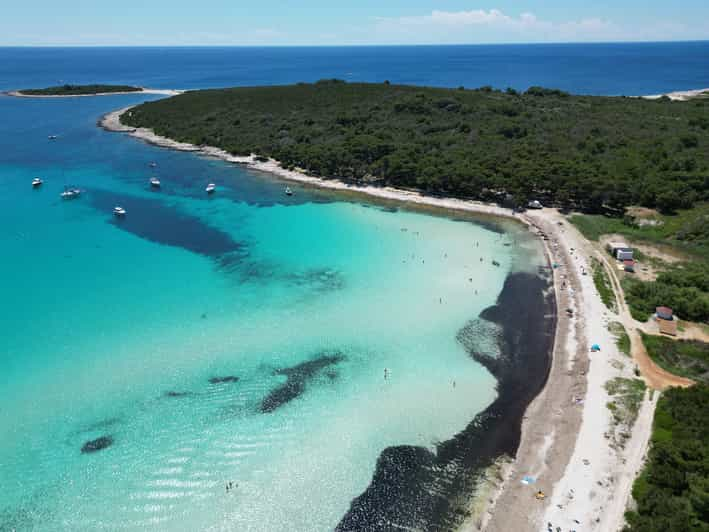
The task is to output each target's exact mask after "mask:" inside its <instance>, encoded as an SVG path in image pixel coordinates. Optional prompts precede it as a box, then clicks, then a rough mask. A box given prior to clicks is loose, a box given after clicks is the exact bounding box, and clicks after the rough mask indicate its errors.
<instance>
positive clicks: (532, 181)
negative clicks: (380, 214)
mask: <svg viewBox="0 0 709 532" xmlns="http://www.w3.org/2000/svg"><path fill="white" fill-rule="evenodd" d="M122 120H123V122H124V123H126V124H129V125H133V126H144V127H150V128H153V129H154V130H155V132H156V133H158V134H160V135H163V136H168V137H171V138H173V139H176V140H179V141H183V142H190V143H193V144H207V145H212V146H218V147H220V148H223V149H225V150H227V151H229V152H231V153H234V154H250V153H256V154H258V155H261V156H268V157H273V158H275V159H278V160H279V161H281V162H282V163H283V164H284V165H285V166H294V167H300V168H303V169H305V170H307V171H308V172H310V173H312V174H314V175H319V176H322V177H325V178H327V177H339V178H345V179H353V180H363V181H368V182H373V183H379V184H382V185H384V184H386V185H394V186H399V187H409V188H418V189H422V190H424V191H427V192H430V193H438V194H447V195H455V196H461V197H473V198H479V199H483V200H498V199H500V195H501V194H502V193H509V194H512V195H513V196H515V197H516V198H517V200H518V202H520V203H522V202H524V201H525V200H526V199H530V198H539V199H542V200H546V201H554V202H556V203H558V204H567V205H568V204H575V205H576V206H577V207H579V208H582V209H585V210H590V211H598V210H601V209H602V208H604V207H605V208H610V209H611V210H612V209H619V208H622V207H624V206H627V205H630V204H640V205H645V206H648V207H658V208H660V209H661V210H664V211H666V212H667V211H673V210H674V209H676V208H681V207H687V206H690V205H691V204H692V203H693V202H694V201H696V200H706V199H709V100H703V99H698V100H693V101H689V102H672V101H670V100H669V99H667V98H661V99H659V100H646V99H641V98H626V97H602V96H572V95H569V94H566V93H564V92H561V91H558V90H550V89H543V88H539V87H533V88H530V89H529V90H527V91H526V92H524V93H518V92H516V91H514V90H512V89H508V90H507V91H505V92H501V91H496V90H493V89H491V88H487V87H483V88H481V89H475V90H465V89H462V88H461V89H437V88H426V87H412V86H401V85H390V84H388V83H384V84H367V83H344V82H342V81H338V80H326V81H321V82H318V83H314V84H305V83H302V84H297V85H290V86H273V87H245V88H231V89H216V90H200V91H191V92H187V93H185V94H182V95H179V96H175V97H172V98H169V99H165V100H159V101H155V102H148V103H144V104H142V105H139V106H138V107H136V108H134V109H133V110H132V112H131V113H127V114H125V115H124V116H123V118H122Z"/></svg>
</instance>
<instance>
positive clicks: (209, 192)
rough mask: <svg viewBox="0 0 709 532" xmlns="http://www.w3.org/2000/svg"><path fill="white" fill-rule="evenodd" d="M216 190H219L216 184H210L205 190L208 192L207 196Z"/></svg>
mask: <svg viewBox="0 0 709 532" xmlns="http://www.w3.org/2000/svg"><path fill="white" fill-rule="evenodd" d="M216 189H217V185H215V184H214V183H209V184H208V185H207V188H205V189H204V190H206V191H207V194H211V193H213V192H214V191H215V190H216Z"/></svg>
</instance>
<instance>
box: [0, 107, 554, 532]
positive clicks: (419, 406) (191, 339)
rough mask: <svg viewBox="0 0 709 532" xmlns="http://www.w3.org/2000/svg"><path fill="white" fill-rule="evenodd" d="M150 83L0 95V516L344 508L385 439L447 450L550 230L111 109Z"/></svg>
mask: <svg viewBox="0 0 709 532" xmlns="http://www.w3.org/2000/svg"><path fill="white" fill-rule="evenodd" d="M139 99H140V97H136V96H129V97H125V96H123V97H108V98H102V99H82V100H62V101H38V100H11V99H10V98H4V97H3V98H0V108H2V110H3V116H6V117H9V119H10V121H11V122H12V123H13V124H14V125H15V128H14V129H13V130H12V131H9V130H6V129H3V131H2V132H1V133H0V135H1V136H2V141H3V142H2V144H3V145H5V146H8V145H11V146H17V149H15V150H9V151H4V152H3V153H2V154H0V191H1V192H2V195H1V196H0V198H2V199H0V203H1V204H2V208H1V209H0V226H1V227H3V231H2V233H0V245H2V249H3V261H2V263H0V279H1V280H0V283H1V284H2V293H3V295H4V301H5V305H3V308H2V314H3V315H2V320H1V321H0V335H2V338H3V349H2V351H3V358H2V362H1V363H2V372H1V373H0V375H2V377H1V380H2V386H0V404H2V405H3V408H2V410H0V427H1V429H2V438H0V476H1V477H2V478H3V480H4V483H5V486H6V489H4V490H3V493H2V495H1V496H0V512H2V513H0V520H1V521H2V522H3V523H5V524H9V525H10V526H17V527H18V528H31V527H35V528H36V529H39V530H56V529H57V528H64V529H72V530H82V529H96V528H110V529H116V528H126V529H151V528H153V527H155V526H156V525H159V526H160V527H161V528H169V529H195V528H202V529H205V528H207V529H208V528H210V527H211V528H214V529H221V528H235V529H240V530H249V529H258V530H279V529H288V530H314V529H331V528H333V527H334V526H335V525H337V523H338V522H339V521H340V519H341V518H342V516H343V515H344V514H345V513H346V512H347V510H348V508H349V505H350V502H351V500H352V499H353V498H354V497H356V496H358V495H359V494H361V493H362V492H363V491H364V490H365V489H366V488H367V486H368V485H369V483H370V481H371V479H372V475H373V472H374V468H375V464H376V462H377V458H378V457H379V455H380V453H381V452H382V451H383V450H384V449H385V448H387V447H389V446H393V445H402V444H408V445H418V446H423V447H425V448H428V449H430V450H433V449H434V446H435V444H436V442H439V441H442V440H447V439H449V438H451V437H452V436H454V435H455V434H456V433H458V432H459V431H460V430H462V429H463V428H464V427H465V426H466V425H467V424H468V423H469V422H470V421H471V420H472V419H473V418H474V417H475V415H476V414H477V413H479V412H480V411H482V410H483V409H485V407H486V406H488V405H489V404H490V403H491V402H492V400H493V399H494V398H495V396H496V392H495V379H494V378H493V377H492V376H491V375H490V374H489V373H488V371H487V370H486V369H485V368H483V366H481V365H480V364H478V363H476V362H475V361H473V360H472V359H471V357H470V356H469V355H468V353H467V352H466V350H465V349H464V348H463V346H462V345H461V344H460V343H459V342H458V340H457V339H456V335H457V333H458V331H459V330H460V329H461V328H462V327H463V326H464V325H465V324H466V323H467V322H468V321H469V320H471V319H474V318H476V317H477V316H478V315H479V314H480V313H481V311H483V310H484V309H485V308H487V307H489V306H491V305H493V304H494V303H495V301H496V298H497V297H498V295H499V293H500V291H501V289H502V286H503V282H504V280H505V278H506V276H507V275H508V274H509V273H510V272H511V271H519V270H528V271H532V272H535V271H536V269H537V266H538V265H539V264H541V262H542V259H541V254H540V248H539V246H538V244H537V243H536V242H534V241H533V240H531V238H530V237H529V235H528V234H527V233H526V231H524V230H523V229H521V228H519V227H517V226H515V225H514V224H511V223H509V222H499V223H497V225H496V224H495V223H493V224H492V225H491V224H490V220H484V223H475V222H472V221H469V220H460V219H457V220H456V219H453V218H446V217H442V216H432V215H429V214H428V213H425V212H415V211H407V210H400V209H397V208H392V206H391V205H386V206H383V205H379V206H378V205H374V204H369V203H366V202H363V201H361V200H359V199H357V198H344V197H341V196H335V195H332V194H331V193H324V192H319V191H315V190H308V189H304V188H299V187H297V186H295V187H292V188H294V190H295V192H296V194H295V196H293V197H286V196H285V195H284V194H283V186H284V185H283V183H280V182H278V181H277V180H275V179H273V178H270V177H268V176H264V175H262V174H258V173H253V172H249V171H246V170H243V169H241V168H239V167H235V166H232V165H228V164H225V163H222V162H219V161H214V160H209V159H203V158H198V157H195V156H193V155H190V154H187V153H177V152H170V151H167V150H160V149H158V148H155V147H151V146H148V145H145V144H142V143H140V142H138V141H136V140H134V139H130V138H127V137H125V136H122V135H117V134H112V133H108V132H105V131H102V130H100V129H99V128H97V127H96V126H95V121H96V119H97V118H98V117H99V116H100V115H101V114H102V112H105V111H108V110H111V109H114V108H116V107H119V106H122V105H127V104H129V103H131V102H132V101H138V100H139ZM40 118H41V119H42V120H44V122H45V123H44V124H43V125H42V126H41V127H40V126H39V125H38V122H39V121H40ZM48 131H51V133H57V134H59V135H60V137H59V139H58V140H57V141H49V140H47V137H46V134H47V132H48ZM150 161H155V162H157V168H155V169H154V170H152V169H151V168H150V167H149V166H148V162H150ZM153 173H155V174H156V175H158V176H159V177H160V179H161V180H162V182H163V187H162V189H161V190H160V191H159V192H156V191H151V190H150V189H149V187H148V186H147V181H148V178H149V177H150V176H151V175H152V174H153ZM35 175H40V176H42V177H43V178H44V180H45V184H44V186H43V187H42V188H41V189H40V190H32V189H31V187H30V186H29V182H30V181H31V178H32V177H34V176H35ZM208 181H213V182H215V183H217V184H218V187H219V189H218V192H217V194H216V195H215V197H213V198H208V197H207V196H206V194H204V192H203V189H204V185H205V184H206V182H208ZM65 184H72V185H76V186H79V187H81V188H82V189H84V190H85V192H84V194H83V195H82V197H81V198H80V199H78V200H75V201H62V200H60V199H59V192H60V191H61V190H62V188H63V186H64V185H65ZM115 204H121V205H123V206H124V207H125V208H126V209H127V211H128V216H127V217H126V219H125V220H116V219H114V218H113V217H112V215H111V209H112V207H113V206H114V205H115ZM493 258H494V259H495V260H497V261H498V262H499V263H500V266H499V267H496V266H494V265H493V264H492V262H491V261H492V259H493ZM481 331H483V332H481V334H480V338H479V340H480V342H481V345H485V346H486V349H488V350H489V351H490V352H491V353H492V354H494V349H495V342H493V341H491V338H492V336H494V334H496V333H495V329H494V327H492V328H483V329H481ZM385 368H386V372H387V378H386V379H385V378H384V370H385ZM230 377H234V378H230ZM210 381H211V382H210ZM264 405H268V406H267V407H265V406H264ZM104 437H108V438H110V445H107V446H105V448H102V449H100V450H95V451H94V452H84V453H82V452H81V450H82V446H84V445H85V444H86V443H87V442H91V441H93V440H99V441H100V442H102V443H103V444H105V443H107V442H108V440H100V438H104ZM99 446H101V447H102V446H104V445H99ZM227 482H233V483H234V486H235V487H234V489H232V490H230V491H229V492H227V491H226V489H225V486H226V483H227Z"/></svg>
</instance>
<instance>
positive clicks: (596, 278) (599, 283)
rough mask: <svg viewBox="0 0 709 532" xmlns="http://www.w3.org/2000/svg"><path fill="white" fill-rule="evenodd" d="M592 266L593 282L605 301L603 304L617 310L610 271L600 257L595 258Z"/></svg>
mask: <svg viewBox="0 0 709 532" xmlns="http://www.w3.org/2000/svg"><path fill="white" fill-rule="evenodd" d="M591 268H592V269H593V283H594V284H595V285H596V290H598V294H599V295H600V296H601V301H603V304H604V305H605V306H606V307H608V308H609V309H610V310H611V311H613V312H615V311H616V301H615V294H614V293H613V289H612V288H611V281H610V279H609V278H608V273H606V270H605V268H603V265H602V264H601V263H600V261H598V259H593V263H592V264H591Z"/></svg>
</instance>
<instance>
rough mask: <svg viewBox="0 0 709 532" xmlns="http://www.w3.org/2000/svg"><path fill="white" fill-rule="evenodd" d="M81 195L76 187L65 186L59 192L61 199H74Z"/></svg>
mask: <svg viewBox="0 0 709 532" xmlns="http://www.w3.org/2000/svg"><path fill="white" fill-rule="evenodd" d="M80 195H81V190H80V189H78V188H65V189H64V192H62V193H61V197H62V199H76V198H78V197H79V196H80Z"/></svg>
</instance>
